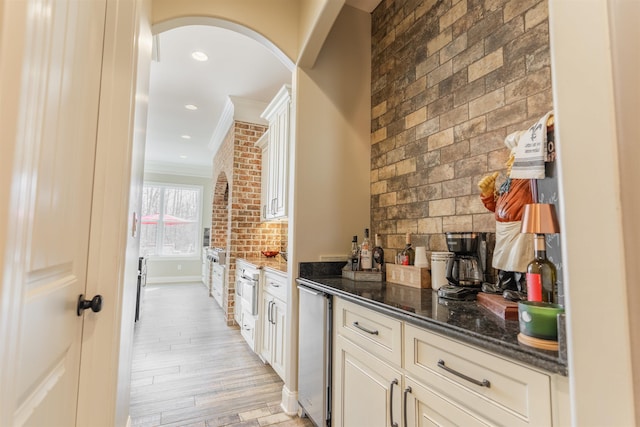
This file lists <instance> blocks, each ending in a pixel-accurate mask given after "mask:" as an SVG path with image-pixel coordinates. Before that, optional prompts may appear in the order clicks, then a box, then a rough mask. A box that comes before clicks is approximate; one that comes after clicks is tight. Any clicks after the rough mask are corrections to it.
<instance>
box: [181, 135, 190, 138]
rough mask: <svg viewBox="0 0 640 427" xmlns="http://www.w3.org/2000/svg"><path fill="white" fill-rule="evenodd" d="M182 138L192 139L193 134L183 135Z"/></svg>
mask: <svg viewBox="0 0 640 427" xmlns="http://www.w3.org/2000/svg"><path fill="white" fill-rule="evenodd" d="M181 138H182V139H191V135H182V136H181Z"/></svg>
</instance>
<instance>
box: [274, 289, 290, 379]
mask: <svg viewBox="0 0 640 427" xmlns="http://www.w3.org/2000/svg"><path fill="white" fill-rule="evenodd" d="M272 319H273V322H274V324H273V325H272V328H273V343H272V353H271V366H272V367H273V370H274V371H276V373H277V374H278V375H280V378H283V377H284V367H285V364H284V355H285V343H286V335H285V328H286V322H287V305H286V304H285V303H284V302H282V301H280V300H279V299H277V298H275V299H274V300H273V314H272Z"/></svg>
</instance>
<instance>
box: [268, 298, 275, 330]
mask: <svg viewBox="0 0 640 427" xmlns="http://www.w3.org/2000/svg"><path fill="white" fill-rule="evenodd" d="M275 306H276V303H275V301H271V307H270V308H269V315H270V317H271V323H273V324H274V325H275V324H276V321H275V320H273V307H275Z"/></svg>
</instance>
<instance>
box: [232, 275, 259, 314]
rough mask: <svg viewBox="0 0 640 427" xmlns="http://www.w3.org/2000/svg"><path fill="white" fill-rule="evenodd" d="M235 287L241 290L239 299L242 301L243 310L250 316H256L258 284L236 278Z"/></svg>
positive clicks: (253, 281)
mask: <svg viewBox="0 0 640 427" xmlns="http://www.w3.org/2000/svg"><path fill="white" fill-rule="evenodd" d="M236 286H238V287H239V288H240V289H241V291H240V299H241V300H242V308H243V310H245V311H248V312H249V313H250V314H251V315H252V316H256V315H257V314H258V282H257V281H255V280H247V279H243V278H238V283H237V284H236Z"/></svg>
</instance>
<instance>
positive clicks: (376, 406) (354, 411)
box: [332, 335, 402, 427]
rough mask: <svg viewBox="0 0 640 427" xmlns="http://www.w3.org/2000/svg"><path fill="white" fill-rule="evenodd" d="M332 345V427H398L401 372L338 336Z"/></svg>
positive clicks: (399, 420)
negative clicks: (333, 348)
mask: <svg viewBox="0 0 640 427" xmlns="http://www.w3.org/2000/svg"><path fill="white" fill-rule="evenodd" d="M335 343H336V348H335V350H334V353H333V354H334V365H333V366H334V375H333V392H334V397H333V404H334V408H333V413H332V421H333V425H334V426H335V427H351V426H367V427H390V426H392V425H393V426H396V425H397V426H400V425H402V423H401V421H402V420H401V416H402V414H401V412H400V409H401V405H400V399H401V387H402V384H401V382H402V374H401V372H399V371H398V370H397V369H394V368H393V367H391V366H389V365H387V364H386V363H384V362H382V361H381V360H380V359H378V358H376V357H374V356H372V355H371V354H370V353H368V352H366V351H364V350H363V349H362V348H360V347H359V346H357V345H356V344H354V343H352V342H351V341H349V340H348V339H346V338H345V337H343V336H341V335H338V336H336V340H335ZM392 408H393V411H392ZM392 419H393V420H392ZM392 421H393V424H392Z"/></svg>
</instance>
